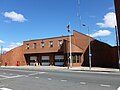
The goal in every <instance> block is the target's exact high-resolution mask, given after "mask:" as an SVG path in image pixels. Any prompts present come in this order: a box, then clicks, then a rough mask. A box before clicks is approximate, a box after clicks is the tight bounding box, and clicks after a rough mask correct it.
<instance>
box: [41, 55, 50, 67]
mask: <svg viewBox="0 0 120 90" xmlns="http://www.w3.org/2000/svg"><path fill="white" fill-rule="evenodd" d="M49 65H50V57H49V56H42V66H49Z"/></svg>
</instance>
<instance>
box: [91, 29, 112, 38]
mask: <svg viewBox="0 0 120 90" xmlns="http://www.w3.org/2000/svg"><path fill="white" fill-rule="evenodd" d="M109 35H111V32H110V31H109V30H99V31H97V32H95V33H93V34H90V36H91V37H98V36H109Z"/></svg>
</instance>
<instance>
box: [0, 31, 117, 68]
mask: <svg viewBox="0 0 120 90" xmlns="http://www.w3.org/2000/svg"><path fill="white" fill-rule="evenodd" d="M89 40H90V48H91V53H92V56H91V59H92V66H93V67H112V68H117V67H118V59H117V49H116V47H111V46H110V45H108V44H106V43H103V42H100V41H98V40H96V39H94V38H91V37H89V36H87V35H84V34H82V33H80V32H78V31H75V30H74V31H73V35H71V52H72V66H77V67H79V66H89V54H88V53H89V48H88V46H89V43H88V42H89ZM69 51H70V38H69V36H60V37H54V38H45V39H37V40H29V41H24V42H23V45H22V46H19V47H16V48H14V49H12V50H10V51H8V52H6V53H5V54H3V55H2V59H1V65H5V64H6V65H8V66H16V65H18V66H19V65H20V66H23V65H43V66H44V65H45V66H46V65H47V66H49V65H55V66H67V65H68V60H69V59H68V58H69Z"/></svg>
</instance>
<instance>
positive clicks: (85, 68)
mask: <svg viewBox="0 0 120 90" xmlns="http://www.w3.org/2000/svg"><path fill="white" fill-rule="evenodd" d="M1 68H6V69H9V68H10V69H11V68H12V69H28V70H58V71H61V70H67V71H89V72H117V73H119V69H112V68H100V67H92V68H91V70H90V69H89V67H73V68H69V69H68V67H58V66H1Z"/></svg>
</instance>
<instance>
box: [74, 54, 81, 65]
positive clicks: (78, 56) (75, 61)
mask: <svg viewBox="0 0 120 90" xmlns="http://www.w3.org/2000/svg"><path fill="white" fill-rule="evenodd" d="M72 59H73V63H80V62H81V61H80V55H73V56H72Z"/></svg>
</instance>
